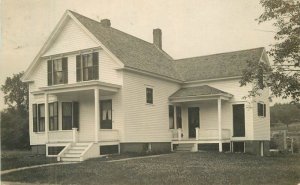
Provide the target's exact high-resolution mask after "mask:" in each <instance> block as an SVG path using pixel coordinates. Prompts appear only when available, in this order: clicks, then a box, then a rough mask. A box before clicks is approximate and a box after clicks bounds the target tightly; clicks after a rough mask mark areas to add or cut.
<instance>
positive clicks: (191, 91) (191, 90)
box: [169, 85, 232, 99]
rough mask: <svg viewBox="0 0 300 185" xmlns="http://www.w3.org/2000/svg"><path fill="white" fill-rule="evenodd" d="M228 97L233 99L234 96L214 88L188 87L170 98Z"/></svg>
mask: <svg viewBox="0 0 300 185" xmlns="http://www.w3.org/2000/svg"><path fill="white" fill-rule="evenodd" d="M217 95H219V96H221V95H223V96H228V97H232V94H230V93H227V92H224V91H221V90H220V89H216V88H214V87H211V86H208V85H203V86H197V87H187V88H181V89H179V90H178V91H176V92H175V93H174V94H172V95H171V96H170V97H169V98H170V99H172V98H187V97H200V96H217Z"/></svg>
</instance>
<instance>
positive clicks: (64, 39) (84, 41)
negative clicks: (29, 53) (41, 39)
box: [43, 18, 98, 56]
mask: <svg viewBox="0 0 300 185" xmlns="http://www.w3.org/2000/svg"><path fill="white" fill-rule="evenodd" d="M97 46H98V44H97V43H96V42H95V41H94V40H92V39H91V38H90V37H89V36H88V35H87V34H86V33H85V32H84V31H83V30H82V28H80V27H79V26H78V25H77V23H76V22H75V21H73V20H72V19H71V18H67V21H66V23H65V25H64V27H63V29H62V30H61V32H60V33H59V35H58V36H57V38H55V40H54V43H53V44H52V45H51V46H50V48H49V49H48V50H47V51H46V52H45V53H44V55H43V56H50V55H55V54H60V53H67V52H71V51H78V50H82V49H86V48H93V47H97Z"/></svg>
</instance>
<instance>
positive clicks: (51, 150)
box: [48, 146, 65, 155]
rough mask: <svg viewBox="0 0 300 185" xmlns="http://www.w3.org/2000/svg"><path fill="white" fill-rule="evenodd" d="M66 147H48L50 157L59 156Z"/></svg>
mask: <svg viewBox="0 0 300 185" xmlns="http://www.w3.org/2000/svg"><path fill="white" fill-rule="evenodd" d="M64 148H65V146H48V155H58V154H59V153H60V152H61V151H62V150H63V149H64Z"/></svg>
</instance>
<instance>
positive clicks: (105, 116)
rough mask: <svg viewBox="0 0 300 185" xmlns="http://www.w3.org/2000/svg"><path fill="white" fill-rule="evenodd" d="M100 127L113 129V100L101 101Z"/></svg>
mask: <svg viewBox="0 0 300 185" xmlns="http://www.w3.org/2000/svg"><path fill="white" fill-rule="evenodd" d="M100 116H101V118H100V120H101V122H100V129H112V100H101V101H100Z"/></svg>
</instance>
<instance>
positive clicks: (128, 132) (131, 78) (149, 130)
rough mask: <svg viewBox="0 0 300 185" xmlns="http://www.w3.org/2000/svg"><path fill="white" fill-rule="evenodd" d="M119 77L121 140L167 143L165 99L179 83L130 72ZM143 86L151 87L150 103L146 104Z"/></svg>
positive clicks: (166, 100) (167, 115)
mask: <svg viewBox="0 0 300 185" xmlns="http://www.w3.org/2000/svg"><path fill="white" fill-rule="evenodd" d="M123 80H124V84H123V94H122V96H123V107H124V118H125V125H124V127H125V128H124V132H125V133H124V134H125V135H124V140H123V142H170V141H171V132H170V130H169V113H168V105H169V102H168V98H169V96H170V95H171V94H173V93H174V92H175V91H176V90H178V89H179V85H178V84H176V83H173V82H168V81H163V80H159V79H156V78H154V77H149V76H145V75H140V74H135V73H130V72H124V76H123ZM146 87H150V88H153V94H154V103H153V105H152V104H147V103H146Z"/></svg>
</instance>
